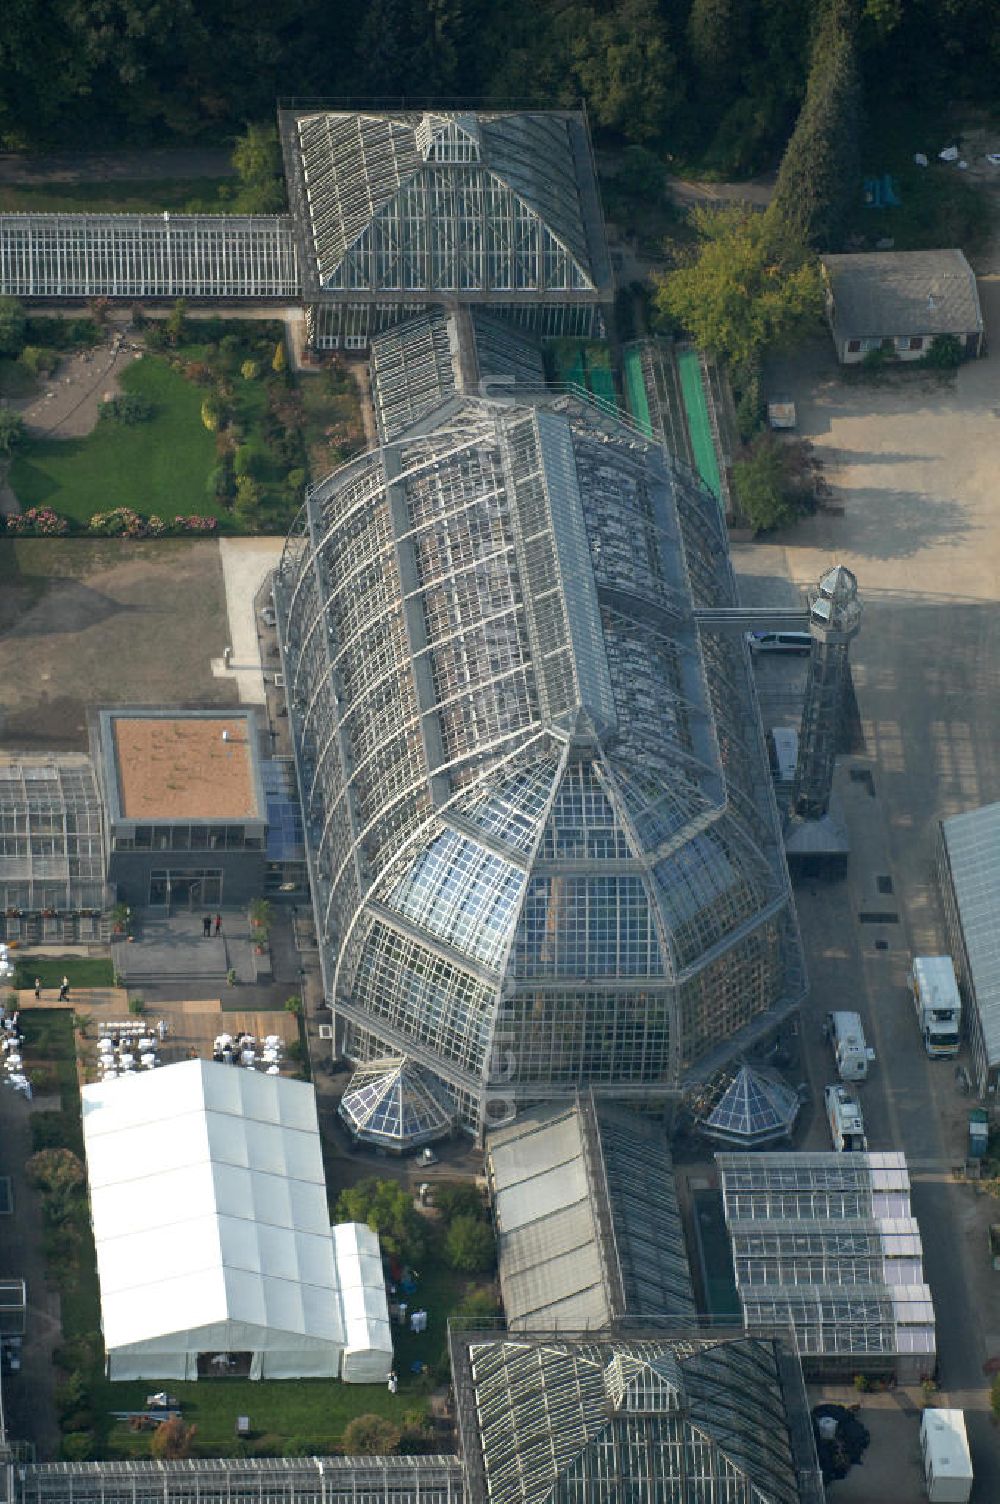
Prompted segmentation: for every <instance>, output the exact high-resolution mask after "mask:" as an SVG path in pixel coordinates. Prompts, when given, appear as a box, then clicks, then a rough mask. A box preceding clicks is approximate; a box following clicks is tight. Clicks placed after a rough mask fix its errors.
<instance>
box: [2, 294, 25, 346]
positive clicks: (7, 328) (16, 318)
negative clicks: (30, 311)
mask: <svg viewBox="0 0 1000 1504" xmlns="http://www.w3.org/2000/svg"><path fill="white" fill-rule="evenodd" d="M26 329H27V320H26V319H25V316H24V309H23V307H22V306H21V304H20V303H19V302H18V301H17V299H16V298H0V355H14V356H17V355H20V353H21V351H22V350H23V349H24V346H25V341H26V338H27V336H26Z"/></svg>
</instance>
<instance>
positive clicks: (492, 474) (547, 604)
mask: <svg viewBox="0 0 1000 1504" xmlns="http://www.w3.org/2000/svg"><path fill="white" fill-rule="evenodd" d="M275 600H276V603H277V607H278V629H279V640H280V644H281V652H282V660H283V669H284V673H285V681H286V685H287V686H288V694H289V710H290V717H291V724H292V729H293V735H294V745H295V755H296V759H297V764H298V771H299V780H300V788H301V792H302V798H303V811H304V818H305V827H306V842H307V848H308V851H309V861H310V875H311V879H312V886H313V901H314V904H315V907H316V917H317V926H318V933H319V936H320V946H321V954H322V956H323V961H324V971H325V983H326V988H327V996H328V999H329V1001H330V1004H331V1007H332V1008H333V1010H334V1013H335V1016H336V1017H337V1019H338V1020H339V1021H340V1022H341V1023H342V1024H343V1026H344V1029H345V1036H344V1050H345V1052H346V1053H347V1054H348V1056H349V1057H351V1058H352V1059H354V1060H355V1061H358V1062H364V1061H367V1060H373V1059H377V1058H380V1057H384V1056H387V1055H400V1056H410V1057H412V1058H413V1059H414V1060H415V1061H416V1062H417V1063H418V1064H420V1065H422V1066H424V1067H425V1068H427V1069H428V1070H429V1071H430V1072H431V1073H432V1074H433V1075H434V1076H435V1077H436V1078H437V1079H438V1081H440V1082H441V1083H442V1084H443V1085H444V1086H445V1088H446V1090H447V1091H448V1094H449V1098H450V1101H451V1103H452V1106H453V1108H454V1110H455V1112H456V1114H457V1116H458V1118H459V1119H460V1120H461V1121H462V1122H463V1123H464V1124H465V1125H466V1126H467V1127H468V1128H469V1129H470V1130H472V1131H475V1132H478V1131H481V1130H482V1129H483V1128H484V1127H485V1126H487V1125H488V1124H489V1123H490V1122H497V1121H504V1120H505V1119H507V1118H509V1117H510V1116H511V1115H513V1113H514V1111H516V1107H517V1105H518V1104H520V1103H522V1102H529V1101H540V1100H548V1099H553V1098H559V1097H571V1096H572V1095H573V1094H574V1093H575V1092H576V1091H577V1090H578V1089H579V1088H581V1087H586V1086H593V1087H595V1089H597V1090H598V1091H603V1092H605V1093H609V1094H615V1095H621V1094H622V1093H625V1094H629V1095H632V1096H634V1097H636V1098H639V1099H651V1100H664V1099H667V1098H670V1097H671V1096H672V1095H674V1094H675V1093H677V1092H678V1091H679V1090H680V1089H681V1086H682V1083H683V1082H684V1081H685V1079H686V1077H687V1076H688V1074H689V1073H690V1072H691V1071H692V1070H694V1069H696V1068H700V1067H701V1066H702V1065H703V1064H705V1063H707V1062H709V1061H711V1060H713V1059H714V1058H715V1057H716V1056H717V1055H719V1053H720V1052H722V1053H725V1051H726V1049H727V1048H728V1047H729V1042H730V1041H731V1040H732V1039H733V1038H734V1036H740V1038H741V1039H742V1040H745V1039H746V1038H747V1037H748V1035H750V1036H752V1035H753V1034H754V1033H755V1032H756V1031H759V1030H761V1029H763V1028H766V1027H773V1026H774V1024H775V1023H776V1021H777V1020H779V1019H780V1018H781V1017H783V1016H784V1015H785V1014H787V1013H788V1012H790V1011H791V1010H792V1009H794V1008H795V1006H796V1005H797V1003H798V1001H799V999H800V997H801V994H802V990H803V984H804V978H803V972H802V966H801V959H800V953H799V944H798V938H797V932H796V928H795V921H794V915H793V909H792V904H791V898H790V894H789V888H788V878H787V872H786V869H785V866H784V858H783V855H782V850H781V842H780V837H779V831H778V827H777V817H776V813H775V809H774V803H773V796H772V793H771V788H770V781H769V778H768V774H767V765H766V761H765V755H764V750H763V743H762V736H761V730H760V721H759V714H758V711H757V706H756V700H755V698H754V692H753V687H752V680H751V677H750V670H749V664H748V660H747V655H746V646H745V644H744V642H743V640H742V637H741V636H740V635H738V634H737V635H733V634H730V635H729V636H726V635H724V634H723V633H722V632H719V631H712V630H709V629H708V628H707V627H705V628H703V627H701V626H700V625H699V623H698V620H697V611H698V608H699V607H700V606H719V605H729V604H734V603H735V587H734V583H733V577H732V573H731V569H730V564H729V559H728V554H727V546H726V538H725V532H724V528H723V526H722V524H721V522H720V519H719V515H718V508H717V507H716V505H715V503H714V501H713V499H712V498H711V496H710V495H709V494H708V493H707V492H704V491H702V490H701V489H700V488H698V487H697V485H696V484H695V483H694V482H693V481H691V480H689V479H688V478H686V477H681V476H680V475H678V474H677V473H675V472H674V471H673V470H672V469H671V467H670V465H669V463H668V461H667V459H666V457H665V455H664V453H663V451H662V450H661V449H660V448H659V447H658V446H656V445H653V444H649V443H646V442H644V441H642V440H641V439H640V438H639V437H638V436H637V435H636V434H635V432H634V431H633V430H631V429H629V428H627V427H625V426H624V425H622V424H620V423H616V422H612V421H611V420H606V419H604V418H603V417H602V416H601V415H600V414H599V413H597V412H596V410H593V409H590V408H586V407H584V406H583V405H579V404H575V403H572V402H570V401H568V400H567V399H560V400H559V401H557V402H555V403H553V404H552V405H550V406H538V407H529V406H519V405H514V404H509V403H506V404H501V403H493V402H489V401H487V400H485V399H460V398H455V399H453V400H452V401H451V402H450V403H446V404H445V405H444V406H443V407H441V408H440V409H438V410H437V412H435V413H434V414H432V415H431V416H430V417H428V418H426V419H425V420H424V421H423V423H422V424H418V425H417V426H416V427H415V428H413V429H411V430H410V431H409V432H408V433H407V434H405V435H404V436H403V437H402V438H401V439H400V440H399V441H398V442H396V443H392V444H388V445H385V446H383V447H382V448H381V449H378V450H375V451H373V452H371V453H369V454H367V455H365V456H364V457H362V458H360V459H358V460H355V461H353V462H352V463H351V464H349V465H347V466H345V467H344V468H343V469H342V470H340V471H338V472H337V473H336V474H334V475H333V476H331V477H330V478H329V480H327V481H325V482H323V483H322V484H321V485H319V486H318V487H316V488H315V489H314V490H313V491H312V492H311V494H310V496H309V499H308V501H307V503H306V506H305V508H304V509H303V511H302V513H301V515H300V517H299V519H298V522H297V524H296V527H295V528H294V529H293V532H292V534H291V536H290V537H289V540H288V543H287V545H286V548H285V552H284V556H283V559H282V562H281V565H280V568H279V571H278V574H277V576H276V583H275Z"/></svg>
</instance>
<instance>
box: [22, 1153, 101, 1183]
mask: <svg viewBox="0 0 1000 1504" xmlns="http://www.w3.org/2000/svg"><path fill="white" fill-rule="evenodd" d="M24 1168H25V1170H26V1172H27V1175H28V1179H29V1180H30V1181H31V1184H32V1185H34V1186H37V1187H38V1188H39V1190H42V1191H59V1190H64V1189H69V1190H75V1189H76V1188H77V1187H78V1186H82V1185H83V1183H84V1181H85V1180H86V1178H87V1176H86V1171H85V1170H84V1168H83V1165H82V1164H81V1163H80V1160H79V1159H78V1158H77V1156H76V1155H75V1154H74V1153H73V1151H72V1149H40V1150H39V1151H38V1153H37V1154H33V1155H32V1156H31V1158H30V1159H29V1160H28V1161H27V1162H26V1164H25V1166H24Z"/></svg>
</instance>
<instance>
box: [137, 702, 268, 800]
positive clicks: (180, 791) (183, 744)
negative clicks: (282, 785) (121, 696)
mask: <svg viewBox="0 0 1000 1504" xmlns="http://www.w3.org/2000/svg"><path fill="white" fill-rule="evenodd" d="M113 725H114V744H115V761H116V763H117V773H118V793H119V799H120V802H121V813H122V816H123V817H124V818H125V819H126V820H213V819H214V820H243V819H255V818H260V816H261V811H260V810H259V809H258V807H257V796H256V792H255V781H254V776H253V755H252V749H251V745H250V735H251V730H250V726H249V723H248V722H247V720H246V719H245V717H243V716H241V715H235V716H224V715H220V716H211V717H209V716H176V717H164V716H127V715H126V716H115V717H114V720H113ZM223 732H225V733H226V736H225V738H224V737H223Z"/></svg>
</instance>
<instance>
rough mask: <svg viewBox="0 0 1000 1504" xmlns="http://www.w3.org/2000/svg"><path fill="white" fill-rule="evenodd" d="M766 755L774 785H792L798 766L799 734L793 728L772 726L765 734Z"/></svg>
mask: <svg viewBox="0 0 1000 1504" xmlns="http://www.w3.org/2000/svg"><path fill="white" fill-rule="evenodd" d="M767 755H768V759H769V761H770V764H771V773H772V775H773V777H774V781H775V782H776V783H794V782H795V769H796V768H797V767H798V765H799V733H798V732H797V731H796V730H795V728H794V726H772V727H771V729H770V730H769V731H768V733H767Z"/></svg>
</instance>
